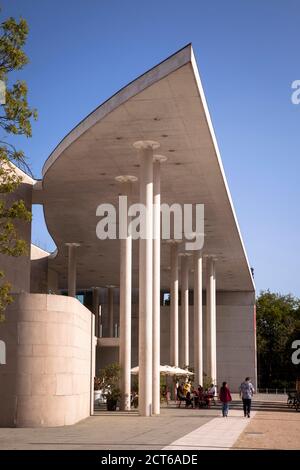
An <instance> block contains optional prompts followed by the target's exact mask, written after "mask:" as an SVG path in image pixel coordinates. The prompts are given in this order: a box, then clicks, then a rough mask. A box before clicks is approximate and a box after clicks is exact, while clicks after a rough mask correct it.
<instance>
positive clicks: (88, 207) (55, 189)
mask: <svg viewBox="0 0 300 470" xmlns="http://www.w3.org/2000/svg"><path fill="white" fill-rule="evenodd" d="M137 140H155V141H158V142H159V143H160V148H159V153H160V154H162V155H166V156H167V157H168V160H167V161H166V162H165V163H164V164H163V165H162V167H161V197H162V202H167V203H170V204H171V203H180V204H183V203H193V204H196V203H202V204H204V205H205V242H204V248H203V252H204V254H214V255H216V256H217V258H218V261H217V288H218V289H219V290H243V291H245V290H246V291H253V290H254V284H253V279H252V276H251V272H250V269H249V264H248V260H247V255H246V251H245V248H244V244H243V241H242V237H241V234H240V230H239V226H238V222H237V219H236V215H235V211H234V208H233V204H232V200H231V196H230V192H229V189H228V185H227V181H226V177H225V173H224V169H223V165H222V162H221V158H220V154H219V150H218V145H217V142H216V137H215V134H214V130H213V126H212V123H211V119H210V116H209V111H208V107H207V104H206V100H205V96H204V92H203V88H202V85H201V81H200V77H199V73H198V69H197V65H196V61H195V57H194V54H193V49H192V46H191V45H190V44H189V45H187V46H186V47H184V48H183V49H181V50H180V51H178V52H177V53H176V54H174V55H172V56H171V57H169V58H168V59H166V60H165V61H163V62H162V63H160V64H159V65H157V66H156V67H154V68H152V69H151V70H149V71H148V72H146V73H145V74H143V75H142V76H140V77H139V78H137V79H136V80H134V81H133V82H131V83H130V84H129V85H127V86H126V87H125V88H123V89H122V90H120V91H119V92H118V93H116V94H115V95H114V96H112V97H111V98H110V99H109V100H107V101H105V102H104V103H103V104H102V105H101V106H99V107H98V108H96V110H95V111H93V112H92V113H91V114H90V115H89V116H87V117H86V118H85V119H84V120H83V121H81V122H80V123H79V124H78V126H77V127H75V128H74V129H73V130H72V131H71V132H70V133H69V134H68V135H67V136H66V137H65V138H64V139H63V140H62V141H61V142H60V143H59V145H58V146H57V147H56V148H55V150H54V151H53V152H52V154H51V155H50V156H49V158H48V160H47V161H46V162H45V165H44V167H43V180H42V185H37V186H36V191H35V196H34V202H39V203H42V204H43V205H44V213H45V219H46V223H47V226H48V229H49V232H50V234H51V235H52V237H53V239H54V241H55V243H56V245H57V248H58V253H57V256H56V257H55V258H54V259H52V260H51V266H52V267H53V269H55V270H57V271H58V272H59V273H60V279H61V281H60V287H61V288H65V287H66V276H67V247H66V246H65V243H66V242H77V243H80V244H81V246H80V247H79V248H78V288H89V287H91V286H105V285H107V284H114V285H118V284H119V241H118V240H105V241H101V240H99V239H97V237H96V224H97V222H98V221H99V218H98V217H96V208H97V206H98V205H99V204H101V203H104V202H105V203H113V204H115V205H116V206H117V202H118V195H119V192H120V186H119V183H118V182H117V181H115V177H116V176H118V175H123V174H130V175H133V176H137V177H138V176H139V161H138V157H137V155H136V151H135V149H134V148H133V143H134V142H135V141H137ZM138 186H139V185H138V184H135V186H134V188H135V189H134V195H133V199H134V202H138V193H139V190H138ZM133 245H134V246H133V286H135V287H137V286H138V242H134V244H133ZM169 250H170V248H169V246H167V245H165V244H162V254H161V257H162V259H161V267H162V279H161V284H162V288H165V289H168V287H169V266H170V259H169V258H170V255H169ZM191 285H192V276H191Z"/></svg>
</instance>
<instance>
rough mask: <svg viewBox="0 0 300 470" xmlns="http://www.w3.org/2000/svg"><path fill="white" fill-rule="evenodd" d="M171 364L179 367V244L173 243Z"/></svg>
mask: <svg viewBox="0 0 300 470" xmlns="http://www.w3.org/2000/svg"><path fill="white" fill-rule="evenodd" d="M170 291H171V292H170V295H171V308H170V334H171V337H170V352H171V357H170V363H171V366H178V359H179V357H178V243H176V242H175V241H174V242H173V241H171V288H170Z"/></svg>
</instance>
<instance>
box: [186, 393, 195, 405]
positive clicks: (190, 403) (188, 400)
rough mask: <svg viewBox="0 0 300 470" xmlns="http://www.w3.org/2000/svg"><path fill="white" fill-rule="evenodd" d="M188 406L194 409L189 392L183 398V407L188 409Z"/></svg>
mask: <svg viewBox="0 0 300 470" xmlns="http://www.w3.org/2000/svg"><path fill="white" fill-rule="evenodd" d="M189 406H190V407H191V408H194V406H193V400H192V396H191V392H187V394H186V397H185V407H186V408H188V407H189Z"/></svg>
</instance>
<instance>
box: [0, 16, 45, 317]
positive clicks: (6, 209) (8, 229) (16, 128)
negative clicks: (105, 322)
mask: <svg viewBox="0 0 300 470" xmlns="http://www.w3.org/2000/svg"><path fill="white" fill-rule="evenodd" d="M27 35H28V25H27V23H26V21H25V20H24V19H22V18H21V19H20V20H19V21H16V20H15V19H14V18H8V19H7V20H5V21H3V22H2V23H1V24H0V84H1V90H2V91H3V90H4V92H3V93H2V95H3V96H1V107H0V128H1V130H2V133H3V134H2V136H1V138H0V139H1V140H0V253H1V254H4V255H8V256H21V255H23V254H25V253H26V251H27V250H28V247H27V246H26V242H25V240H22V238H21V237H20V236H19V233H18V228H17V225H18V221H25V222H29V221H30V220H31V213H30V211H29V210H28V208H26V206H25V203H24V201H23V200H15V198H14V197H11V196H12V194H13V193H14V192H15V191H16V189H17V187H18V186H19V184H20V183H21V178H20V176H18V174H17V172H16V169H15V166H14V165H16V166H17V167H19V168H21V169H27V170H28V166H27V164H26V161H25V155H24V153H23V152H22V151H21V150H17V149H16V148H15V146H14V145H13V144H12V143H11V142H9V136H20V135H23V136H25V137H31V135H32V131H31V120H32V119H36V117H37V113H36V110H35V109H32V108H30V107H29V105H28V101H27V85H26V83H25V82H24V81H19V80H16V81H14V82H13V83H11V81H10V77H11V74H12V73H14V75H15V72H16V71H19V70H20V69H22V68H23V67H24V66H25V65H26V64H27V62H28V58H27V56H26V54H25V52H24V50H23V47H24V44H25V42H26V39H27ZM10 288H11V286H10V285H9V283H7V282H5V281H4V272H3V271H0V321H1V319H3V318H4V314H3V312H4V310H5V308H6V306H7V305H8V304H9V303H10V302H11V301H12V297H11V295H10Z"/></svg>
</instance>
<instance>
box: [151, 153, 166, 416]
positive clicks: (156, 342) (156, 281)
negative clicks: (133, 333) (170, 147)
mask: <svg viewBox="0 0 300 470" xmlns="http://www.w3.org/2000/svg"><path fill="white" fill-rule="evenodd" d="M166 160H167V158H166V157H164V156H163V155H154V157H153V161H154V164H153V180H154V181H153V183H154V184H153V237H154V239H153V366H152V370H153V383H152V399H153V404H152V405H153V414H156V415H157V414H159V413H160V243H161V241H160V238H161V233H160V231H161V228H160V164H161V163H162V162H164V161H166Z"/></svg>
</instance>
